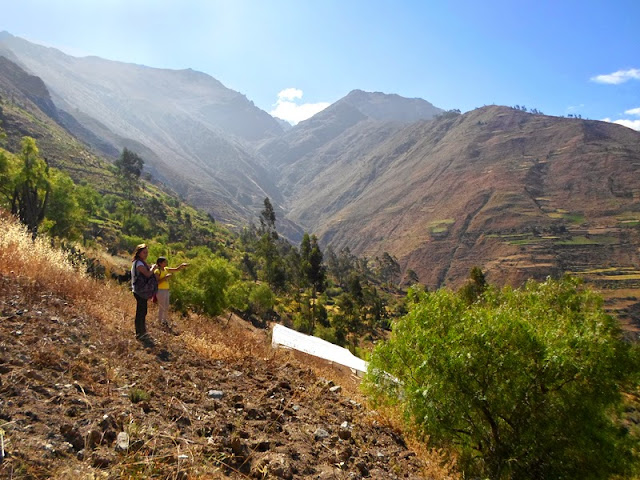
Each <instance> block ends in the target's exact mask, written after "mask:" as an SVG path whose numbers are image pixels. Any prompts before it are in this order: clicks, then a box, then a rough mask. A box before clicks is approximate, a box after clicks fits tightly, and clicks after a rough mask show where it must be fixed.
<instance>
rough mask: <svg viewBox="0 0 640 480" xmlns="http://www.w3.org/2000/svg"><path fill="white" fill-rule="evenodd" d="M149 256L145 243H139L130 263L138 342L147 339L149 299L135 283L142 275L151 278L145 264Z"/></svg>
mask: <svg viewBox="0 0 640 480" xmlns="http://www.w3.org/2000/svg"><path fill="white" fill-rule="evenodd" d="M148 256H149V249H148V248H147V245H146V244H145V243H141V244H140V245H138V246H137V247H136V249H135V252H134V253H133V260H132V263H131V291H132V292H133V296H134V297H135V299H136V321H135V323H136V338H137V339H138V340H146V339H148V335H147V327H146V319H147V302H148V301H149V298H148V297H147V296H146V295H145V294H142V292H141V291H140V290H139V289H140V286H141V283H142V282H139V281H138V282H136V279H137V278H138V277H139V276H140V275H142V276H144V277H145V278H150V277H152V276H153V272H152V271H151V267H150V266H149V264H148V263H147V257H148Z"/></svg>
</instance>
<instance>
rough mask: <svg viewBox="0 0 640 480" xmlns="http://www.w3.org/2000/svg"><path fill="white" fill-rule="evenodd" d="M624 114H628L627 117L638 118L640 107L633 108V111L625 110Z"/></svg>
mask: <svg viewBox="0 0 640 480" xmlns="http://www.w3.org/2000/svg"><path fill="white" fill-rule="evenodd" d="M624 113H626V114H627V115H638V116H640V107H639V108H632V109H631V110H625V111H624Z"/></svg>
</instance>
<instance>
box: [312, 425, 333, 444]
mask: <svg viewBox="0 0 640 480" xmlns="http://www.w3.org/2000/svg"><path fill="white" fill-rule="evenodd" d="M313 437H314V438H315V439H316V441H318V440H324V439H325V438H328V437H329V432H327V431H326V430H325V429H324V428H318V429H316V431H315V432H314V433H313Z"/></svg>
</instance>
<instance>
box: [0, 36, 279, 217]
mask: <svg viewBox="0 0 640 480" xmlns="http://www.w3.org/2000/svg"><path fill="white" fill-rule="evenodd" d="M7 52H8V53H7ZM0 53H2V54H5V53H7V54H8V55H9V56H10V57H11V58H16V59H19V62H20V65H21V66H23V68H25V69H26V70H27V71H29V72H31V73H32V74H35V75H37V76H39V77H41V78H42V79H43V80H44V82H45V83H46V84H47V86H48V87H49V90H50V91H51V93H52V98H53V101H54V103H55V104H56V105H57V106H58V108H60V109H61V110H64V111H66V113H67V114H68V115H69V116H71V117H73V118H75V119H76V120H77V121H78V123H81V124H82V125H83V126H84V128H85V129H86V130H89V131H90V132H91V134H92V135H93V137H96V138H90V137H91V135H88V134H87V132H85V135H84V138H85V139H87V140H88V141H89V142H90V143H91V144H93V145H94V146H98V148H100V150H101V151H103V152H113V150H114V149H115V150H117V151H121V149H122V148H123V147H124V146H127V144H131V143H132V142H139V143H140V144H142V145H144V146H145V147H146V148H147V149H149V150H150V151H151V152H153V154H152V155H149V156H148V157H147V156H145V158H146V160H147V162H148V165H149V167H150V170H152V171H154V172H156V173H157V175H158V176H159V177H160V178H161V179H162V180H164V181H166V182H167V183H168V184H169V185H170V186H172V187H173V188H175V189H176V190H177V191H178V192H179V193H181V194H182V195H184V196H186V197H187V198H188V199H189V200H190V201H191V202H192V203H194V204H195V205H197V206H199V207H203V208H207V209H208V210H209V211H212V212H215V215H216V216H217V217H218V218H220V219H222V220H224V221H231V222H236V223H243V222H244V221H246V219H247V218H250V217H251V216H254V215H255V210H256V208H257V207H258V206H259V205H260V204H261V202H262V200H263V199H264V197H265V196H269V197H271V198H274V199H276V201H278V200H279V198H280V195H279V193H278V191H277V189H276V188H275V187H274V185H273V182H272V181H271V180H270V174H269V172H267V171H265V170H264V169H263V168H262V167H261V166H260V165H259V164H258V162H257V161H256V156H255V154H254V153H252V147H251V146H250V143H251V142H253V141H256V140H258V139H261V138H263V137H265V136H266V137H269V136H275V135H279V134H280V133H281V132H282V128H281V127H280V125H279V124H278V122H277V121H276V120H275V119H273V118H272V117H271V116H270V115H268V114H267V113H266V112H263V111H262V110H260V109H258V108H257V107H255V106H254V105H253V103H252V102H249V101H248V100H247V99H246V98H245V97H244V96H243V95H241V94H239V93H237V92H234V91H232V90H229V89H227V88H225V87H224V86H223V85H222V84H221V83H220V82H219V81H217V80H215V79H213V78H212V77H210V76H208V75H206V74H203V73H200V72H195V71H193V70H181V71H175V70H163V69H154V68H150V67H144V66H140V65H133V64H125V63H121V62H112V61H108V60H103V59H100V58H98V57H85V58H75V57H71V56H68V55H65V54H64V53H62V52H60V51H58V50H55V49H52V48H46V47H41V46H38V45H34V44H31V43H29V42H27V41H24V40H22V39H19V38H17V37H13V36H11V35H8V34H4V35H2V36H1V37H0ZM88 119H93V121H87V120H88ZM66 122H67V124H71V123H73V121H72V120H70V119H69V118H68V117H67V118H66ZM76 130H77V129H76ZM108 132H112V133H111V134H109V133H108ZM128 139H131V140H128ZM110 145H111V147H113V148H111V147H110ZM141 153H142V154H144V153H145V152H141ZM230 166H231V167H232V168H229V167H230Z"/></svg>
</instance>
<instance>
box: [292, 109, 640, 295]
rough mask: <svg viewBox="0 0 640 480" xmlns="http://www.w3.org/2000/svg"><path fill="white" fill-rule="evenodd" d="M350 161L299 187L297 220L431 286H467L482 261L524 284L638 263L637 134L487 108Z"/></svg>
mask: <svg viewBox="0 0 640 480" xmlns="http://www.w3.org/2000/svg"><path fill="white" fill-rule="evenodd" d="M372 134H373V135H376V133H375V132H374V133H372ZM354 143H355V142H354ZM344 145H345V148H347V145H348V142H346V141H345V144H344ZM342 153H344V155H336V156H334V157H333V160H332V162H328V163H327V168H325V169H323V171H321V172H318V174H317V175H316V176H314V177H313V178H311V179H310V181H308V182H307V183H306V184H305V185H300V186H298V188H299V191H304V192H305V193H304V195H302V194H300V195H298V196H297V197H296V201H295V206H294V207H293V208H292V210H291V213H290V216H291V218H292V220H294V221H296V222H299V223H301V224H302V225H303V226H304V227H307V228H313V230H314V231H316V232H318V233H319V234H320V237H321V239H322V241H323V242H324V243H325V244H329V243H331V244H332V245H333V246H334V247H340V246H347V245H348V246H349V247H351V248H352V250H354V251H355V252H357V253H359V254H365V255H370V256H375V255H378V254H380V253H382V252H383V251H388V252H390V253H392V254H394V255H396V256H397V257H398V258H399V260H400V262H401V264H402V265H403V266H405V267H407V268H412V269H414V270H415V271H416V272H417V273H418V274H419V276H420V279H421V280H422V281H423V282H424V283H426V284H427V285H429V286H430V287H435V286H439V285H443V284H449V285H459V284H460V282H461V281H462V279H463V278H465V277H466V274H467V273H468V270H469V268H470V267H471V266H473V265H476V264H478V265H482V266H485V267H487V268H489V272H490V275H492V276H493V280H496V281H501V282H502V281H513V282H516V283H517V282H519V281H521V280H523V279H524V278H527V277H529V276H534V277H540V276H546V275H548V274H553V273H560V272H563V271H567V270H585V271H588V270H589V268H588V267H589V266H592V267H594V268H595V267H596V266H599V267H602V266H612V265H626V266H630V265H632V264H634V263H637V260H638V256H637V252H636V248H637V245H638V244H639V242H638V240H639V239H638V233H637V231H636V229H635V228H628V227H629V226H633V225H635V223H634V222H637V221H639V220H640V203H639V200H640V177H639V176H638V173H639V172H638V169H640V134H639V133H638V132H635V131H633V130H630V129H627V128H624V127H620V126H618V125H613V124H607V123H604V122H596V121H582V120H572V119H562V118H555V117H547V116H542V115H532V114H527V113H523V112H519V111H516V110H513V109H510V108H507V107H484V108H480V109H477V110H475V111H472V112H469V113H468V114H465V115H459V116H456V115H451V114H447V115H444V116H443V117H441V118H439V119H436V120H434V121H431V122H421V123H417V124H413V125H410V126H408V127H405V128H403V129H402V130H399V131H397V132H395V133H393V134H391V135H390V136H389V137H388V138H386V140H384V141H383V142H381V143H379V144H377V145H376V146H375V148H372V149H370V150H369V151H366V150H365V151H363V152H361V153H360V154H359V153H358V152H355V153H354V152H348V151H345V150H342ZM352 153H353V154H352ZM316 161H317V162H320V163H322V162H323V157H322V156H320V157H316Z"/></svg>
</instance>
